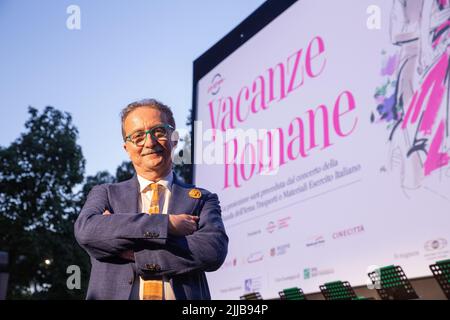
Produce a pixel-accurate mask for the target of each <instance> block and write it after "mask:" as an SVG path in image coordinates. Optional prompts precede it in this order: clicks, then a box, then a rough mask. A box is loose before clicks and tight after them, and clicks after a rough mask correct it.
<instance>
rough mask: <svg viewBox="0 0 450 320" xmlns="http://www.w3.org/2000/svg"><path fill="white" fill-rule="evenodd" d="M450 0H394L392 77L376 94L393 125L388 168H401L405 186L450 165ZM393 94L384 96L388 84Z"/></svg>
mask: <svg viewBox="0 0 450 320" xmlns="http://www.w3.org/2000/svg"><path fill="white" fill-rule="evenodd" d="M449 2H450V0H394V4H393V9H392V12H391V23H390V31H391V39H392V43H393V44H395V45H398V46H400V50H399V53H398V54H397V55H394V56H392V57H390V58H389V60H388V63H387V64H386V66H385V67H384V68H383V70H382V75H387V76H394V77H395V80H394V81H390V80H388V83H387V84H386V85H385V86H384V87H381V88H377V92H376V94H375V98H376V99H377V102H378V103H379V104H378V106H377V112H378V114H379V119H378V121H385V122H387V123H389V130H390V134H389V141H390V142H391V151H390V168H391V169H395V168H396V167H398V168H400V171H401V172H400V173H401V181H402V187H404V188H409V189H413V188H417V187H419V186H420V184H421V181H422V180H423V178H424V177H426V176H428V175H430V174H431V173H432V172H433V171H435V170H438V169H440V168H442V167H445V166H447V165H448V164H449V160H450V156H449V154H448V146H447V145H446V143H448V135H449V126H448V124H449V107H448V106H449V92H448V91H449V54H450V49H449V43H450V3H449ZM389 85H391V86H392V87H394V92H393V93H392V94H391V95H390V96H389V95H387V96H386V92H387V91H388V90H387V88H388V86H389ZM372 121H375V115H372Z"/></svg>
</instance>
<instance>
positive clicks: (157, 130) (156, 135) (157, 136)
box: [125, 124, 175, 147]
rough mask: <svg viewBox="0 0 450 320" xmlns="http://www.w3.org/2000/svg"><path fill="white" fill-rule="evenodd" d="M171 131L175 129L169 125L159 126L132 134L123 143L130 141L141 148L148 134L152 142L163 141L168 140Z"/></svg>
mask: <svg viewBox="0 0 450 320" xmlns="http://www.w3.org/2000/svg"><path fill="white" fill-rule="evenodd" d="M173 130H175V128H174V127H172V126H171V125H170V124H161V125H157V126H155V127H153V128H151V129H149V130H146V131H142V130H139V131H136V132H133V133H132V134H130V135H128V136H126V137H125V141H130V142H131V143H133V144H134V145H135V146H137V147H143V146H144V144H145V142H146V141H147V135H148V134H150V136H151V137H152V138H153V139H154V140H158V141H164V140H168V138H169V134H170V133H171V132H172V131H173Z"/></svg>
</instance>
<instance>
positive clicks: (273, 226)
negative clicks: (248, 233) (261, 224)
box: [266, 216, 291, 233]
mask: <svg viewBox="0 0 450 320" xmlns="http://www.w3.org/2000/svg"><path fill="white" fill-rule="evenodd" d="M290 220H291V217H290V216H287V217H283V218H280V219H278V220H276V221H269V222H268V223H267V226H266V231H267V232H268V233H273V232H275V231H276V230H281V229H284V228H287V227H289V224H290Z"/></svg>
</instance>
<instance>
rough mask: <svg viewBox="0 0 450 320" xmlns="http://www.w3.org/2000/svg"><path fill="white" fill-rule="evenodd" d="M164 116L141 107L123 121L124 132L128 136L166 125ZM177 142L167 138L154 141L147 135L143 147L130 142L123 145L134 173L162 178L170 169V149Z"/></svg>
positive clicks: (157, 111)
mask: <svg viewBox="0 0 450 320" xmlns="http://www.w3.org/2000/svg"><path fill="white" fill-rule="evenodd" d="M167 120H168V119H166V115H165V114H164V113H162V112H161V111H159V110H157V109H153V108H149V107H141V108H137V109H135V110H133V111H132V112H131V113H130V114H129V115H128V116H127V117H126V119H125V122H124V130H125V134H126V135H127V136H128V135H130V134H132V133H134V132H137V131H146V130H149V129H152V128H153V127H155V126H157V125H161V124H168V121H167ZM176 144H177V141H172V140H171V138H170V134H169V137H168V138H167V139H165V140H156V139H154V138H152V137H151V135H150V134H148V135H147V139H146V141H145V144H144V146H142V147H138V146H136V145H134V144H133V143H132V142H130V141H126V142H125V143H124V148H125V150H126V151H127V153H128V155H129V157H130V160H131V162H132V163H133V165H134V168H135V169H136V172H137V173H138V174H140V175H143V176H145V173H151V174H152V175H154V178H162V177H164V175H166V174H167V173H168V172H169V170H170V169H171V167H172V157H171V155H172V149H173V148H174V147H175V146H176Z"/></svg>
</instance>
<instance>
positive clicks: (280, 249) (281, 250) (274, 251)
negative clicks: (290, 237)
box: [270, 243, 291, 257]
mask: <svg viewBox="0 0 450 320" xmlns="http://www.w3.org/2000/svg"><path fill="white" fill-rule="evenodd" d="M290 247H291V244H290V243H285V244H282V245H279V246H276V247H274V248H271V249H270V256H271V257H276V256H282V255H284V254H286V253H287V250H288V249H289V248H290Z"/></svg>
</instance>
